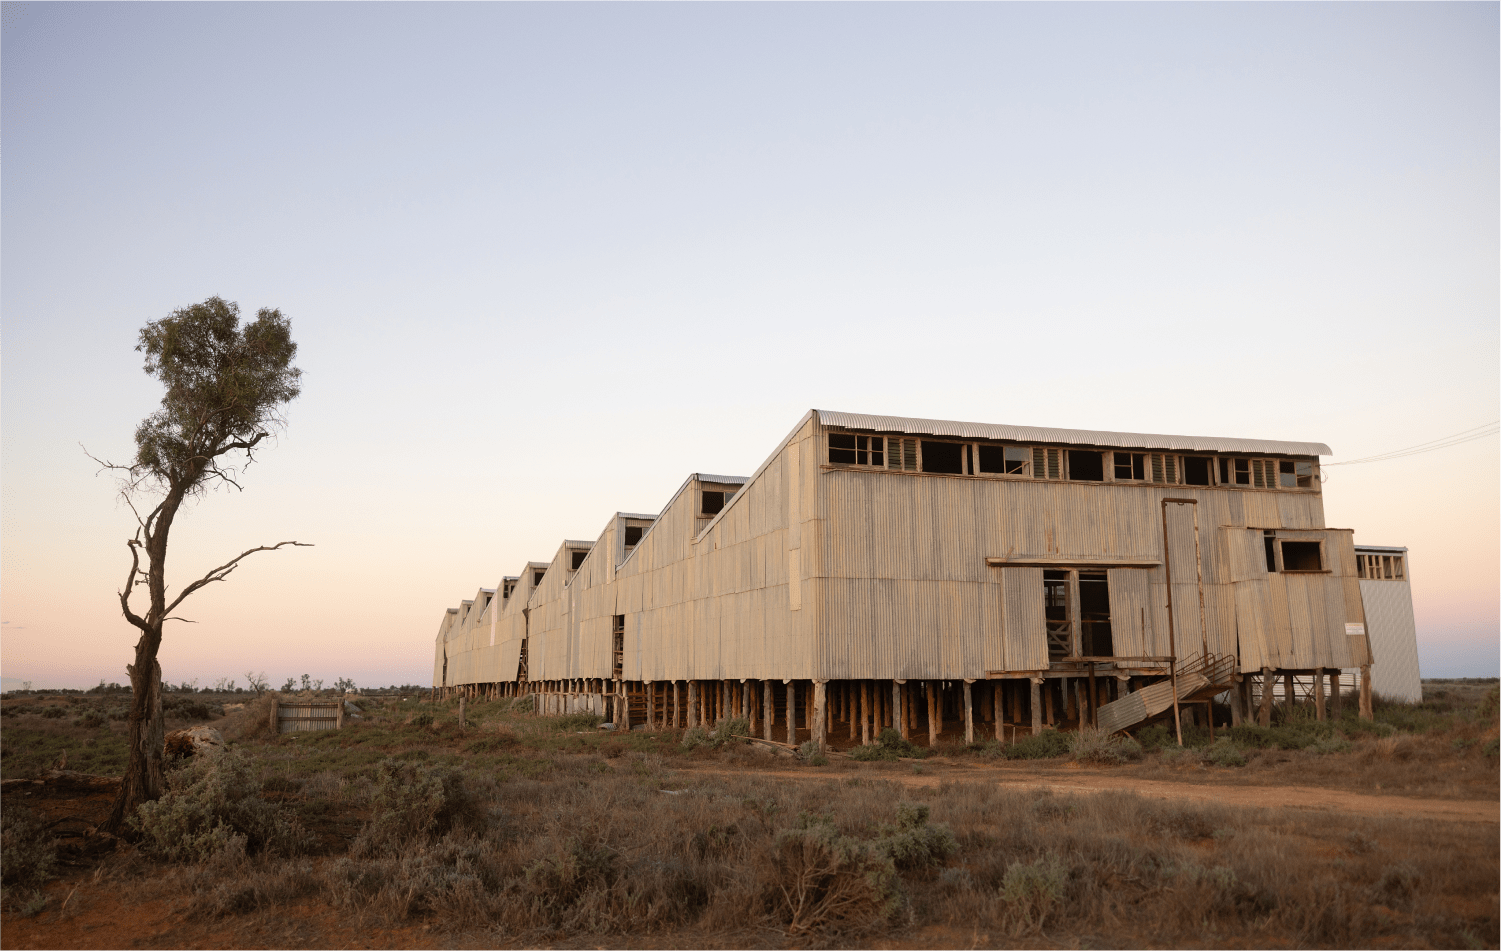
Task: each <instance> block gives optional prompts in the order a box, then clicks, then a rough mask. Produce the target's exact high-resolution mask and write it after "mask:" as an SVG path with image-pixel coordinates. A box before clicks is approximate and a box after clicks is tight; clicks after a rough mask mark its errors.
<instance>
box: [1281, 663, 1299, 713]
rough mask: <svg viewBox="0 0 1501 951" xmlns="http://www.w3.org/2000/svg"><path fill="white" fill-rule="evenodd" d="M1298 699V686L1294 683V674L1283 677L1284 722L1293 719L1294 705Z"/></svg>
mask: <svg viewBox="0 0 1501 951" xmlns="http://www.w3.org/2000/svg"><path fill="white" fill-rule="evenodd" d="M1297 698H1298V689H1297V685H1296V684H1295V683H1294V682H1293V675H1292V674H1283V675H1282V715H1283V717H1284V722H1286V721H1287V720H1291V719H1292V715H1293V703H1294V701H1296V700H1297Z"/></svg>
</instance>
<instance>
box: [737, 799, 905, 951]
mask: <svg viewBox="0 0 1501 951" xmlns="http://www.w3.org/2000/svg"><path fill="white" fill-rule="evenodd" d="M774 853H775V854H774V860H773V861H772V862H769V863H766V865H765V866H764V867H766V868H769V869H770V870H772V871H771V874H772V875H773V880H772V882H771V883H769V884H770V887H769V888H768V889H767V893H768V895H769V897H770V901H771V904H772V906H773V908H774V909H775V914H776V915H777V917H778V918H780V919H781V922H782V923H783V924H784V925H785V926H786V929H787V933H788V934H791V935H807V934H812V933H815V932H823V933H830V932H834V933H838V932H843V933H854V932H861V931H867V930H870V929H872V928H875V927H877V926H879V925H881V924H884V923H885V922H886V921H887V920H888V919H889V918H891V916H892V915H893V914H894V913H895V912H896V911H897V909H898V908H899V907H900V906H901V892H900V891H899V890H898V887H897V877H896V866H895V863H894V862H893V861H892V859H891V857H890V856H889V855H888V854H887V853H886V851H885V850H884V849H883V848H881V847H879V846H877V845H876V844H875V843H873V842H871V841H868V840H862V839H857V838H854V837H852V836H846V835H841V834H840V833H839V831H838V830H837V829H836V828H835V827H834V825H833V823H832V822H830V821H828V820H827V819H826V818H824V817H821V816H808V815H806V814H804V815H803V816H800V817H799V821H798V824H797V825H796V826H795V827H793V828H790V829H783V830H781V831H780V832H778V833H777V835H776V839H775V846H774Z"/></svg>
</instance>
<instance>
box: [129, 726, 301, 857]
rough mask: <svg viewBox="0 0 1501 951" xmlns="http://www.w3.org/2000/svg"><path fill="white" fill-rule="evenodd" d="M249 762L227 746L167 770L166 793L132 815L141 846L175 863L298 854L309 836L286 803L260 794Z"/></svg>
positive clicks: (143, 805) (259, 785) (258, 782)
mask: <svg viewBox="0 0 1501 951" xmlns="http://www.w3.org/2000/svg"><path fill="white" fill-rule="evenodd" d="M260 791H261V783H260V781H259V780H258V779H257V778H256V776H255V775H254V770H253V769H252V767H251V764H250V761H249V760H248V759H247V758H246V757H245V756H243V755H242V754H240V753H238V752H236V751H234V750H229V751H226V752H224V753H222V754H220V755H219V756H216V757H213V758H210V757H206V756H195V757H193V758H192V759H190V760H189V761H188V762H187V764H186V765H184V766H182V767H181V768H179V769H175V770H172V771H170V772H169V773H167V792H166V794H165V795H163V796H162V798H160V799H158V800H156V801H154V802H146V803H142V804H141V806H140V808H139V809H138V810H137V812H136V815H135V816H133V817H132V818H131V820H130V824H131V827H132V829H133V830H134V831H135V832H137V833H139V834H140V836H141V839H142V845H143V847H144V848H145V849H146V850H147V851H149V852H152V853H153V854H156V855H159V856H161V857H162V858H165V859H167V860H168V861H174V862H202V861H208V860H210V859H216V858H222V857H224V856H233V855H244V854H255V853H261V852H271V853H276V854H280V855H296V854H299V853H301V852H303V851H305V850H306V849H307V847H308V845H309V844H310V841H311V840H310V837H309V836H308V834H307V832H306V831H305V830H304V829H303V828H302V826H301V825H300V824H299V823H298V822H297V820H296V819H295V818H293V816H292V814H291V813H290V812H289V811H288V810H286V809H285V808H284V807H282V806H279V805H276V804H273V803H269V802H266V801H265V800H263V799H261V797H260Z"/></svg>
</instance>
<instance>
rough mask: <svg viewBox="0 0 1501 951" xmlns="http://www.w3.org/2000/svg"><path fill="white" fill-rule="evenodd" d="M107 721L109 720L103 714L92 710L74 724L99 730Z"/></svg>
mask: <svg viewBox="0 0 1501 951" xmlns="http://www.w3.org/2000/svg"><path fill="white" fill-rule="evenodd" d="M106 722H107V721H106V720H105V719H104V716H103V714H100V713H98V712H96V711H94V710H90V711H89V712H87V713H85V714H84V715H83V716H81V717H79V718H78V719H76V720H74V721H73V725H74V726H78V727H83V728H84V729H85V730H97V729H99V728H100V727H101V726H104V724H105V723H106Z"/></svg>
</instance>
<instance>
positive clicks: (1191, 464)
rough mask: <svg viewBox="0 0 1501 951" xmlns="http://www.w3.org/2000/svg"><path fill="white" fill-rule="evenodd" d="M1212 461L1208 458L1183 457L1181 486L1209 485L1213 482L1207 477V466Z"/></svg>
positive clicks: (1208, 470)
mask: <svg viewBox="0 0 1501 951" xmlns="http://www.w3.org/2000/svg"><path fill="white" fill-rule="evenodd" d="M1212 461H1213V460H1212V459H1210V458H1209V457H1208V456H1184V457H1183V484H1184V485H1210V484H1212V482H1213V481H1214V480H1212V479H1211V478H1210V477H1209V472H1210V469H1209V464H1210V463H1211V462H1212Z"/></svg>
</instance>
